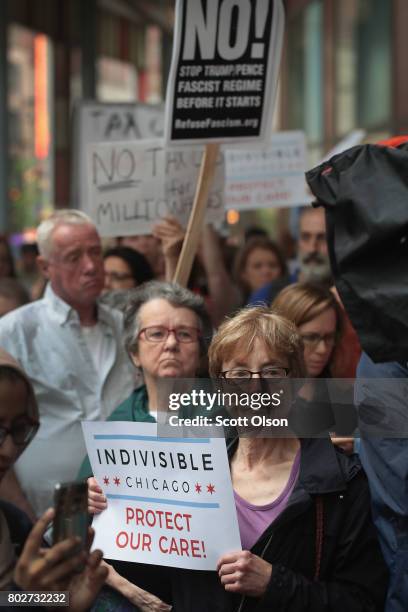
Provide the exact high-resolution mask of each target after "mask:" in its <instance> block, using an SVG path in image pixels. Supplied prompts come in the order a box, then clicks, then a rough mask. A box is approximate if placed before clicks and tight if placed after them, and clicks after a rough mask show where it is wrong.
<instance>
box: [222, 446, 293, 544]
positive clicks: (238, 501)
mask: <svg viewBox="0 0 408 612" xmlns="http://www.w3.org/2000/svg"><path fill="white" fill-rule="evenodd" d="M299 469H300V451H298V452H297V453H296V457H295V460H294V462H293V465H292V469H291V471H290V475H289V479H288V482H287V483H286V485H285V488H284V489H283V491H282V493H281V494H280V495H279V497H277V498H276V499H275V500H274V501H273V502H272V503H270V504H266V505H265V506H255V505H254V504H250V503H249V502H247V501H246V500H245V499H242V497H240V496H239V495H238V493H235V491H234V497H235V505H236V508H237V515H238V525H239V532H240V534H241V544H242V548H243V549H244V550H250V549H251V548H252V546H253V545H254V544H255V542H256V541H257V540H258V539H259V537H260V536H261V535H262V534H263V532H264V531H265V529H266V528H267V527H269V525H270V524H271V523H272V522H273V521H274V520H275V519H276V518H277V517H278V516H279V515H280V513H281V512H282V511H283V510H284V509H285V507H286V504H287V503H288V499H289V497H290V495H291V493H292V491H293V488H294V486H295V483H296V480H297V478H298V475H299Z"/></svg>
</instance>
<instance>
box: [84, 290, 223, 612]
mask: <svg viewBox="0 0 408 612" xmlns="http://www.w3.org/2000/svg"><path fill="white" fill-rule="evenodd" d="M211 334H212V330H211V325H210V322H209V318H208V316H207V313H206V310H205V307H204V301H203V299H202V298H201V297H200V296H198V295H195V294H194V293H192V292H191V291H189V290H188V289H184V288H182V287H180V286H178V285H175V284H171V283H165V282H160V281H151V282H149V283H145V284H144V285H143V286H141V287H140V288H136V289H135V290H134V291H132V292H131V293H129V297H128V301H127V306H126V308H125V346H126V349H127V351H128V353H129V356H130V358H131V360H132V362H133V363H134V365H135V366H136V367H137V368H140V369H141V371H142V374H143V378H144V383H145V384H144V386H142V387H140V388H138V389H136V390H135V391H134V392H133V393H132V395H131V396H130V397H129V398H128V399H127V400H126V401H125V402H123V403H122V404H121V405H120V406H119V407H118V408H117V409H116V410H115V411H114V412H113V413H112V414H111V416H110V417H109V419H108V420H109V421H139V422H152V423H154V422H155V421H156V420H157V418H156V417H157V410H158V409H159V408H160V407H159V406H158V383H159V381H160V379H161V378H186V379H191V378H195V377H196V375H197V373H198V372H199V369H200V364H201V363H202V361H203V360H204V359H205V358H206V353H207V346H208V342H209V339H210V337H211ZM91 474H92V470H91V467H90V464H89V460H88V458H87V459H86V460H85V462H84V464H83V466H82V468H81V471H80V474H79V476H78V477H79V478H80V479H85V478H87V477H89V476H91ZM88 490H89V498H88V499H89V504H88V505H89V512H90V514H96V513H100V512H102V511H103V510H104V509H105V508H106V507H107V501H106V498H105V496H104V495H103V493H102V489H101V488H100V487H99V485H98V483H97V481H96V479H95V478H93V477H90V478H89V479H88ZM109 564H110V569H109V577H108V584H109V585H110V586H111V587H113V588H114V589H116V591H119V593H122V594H123V595H124V596H125V597H127V598H128V599H129V600H130V601H132V602H133V603H134V604H136V605H137V607H138V609H139V610H141V611H142V612H143V611H144V610H146V611H149V612H150V611H152V610H154V611H157V612H166V611H167V610H169V609H170V608H169V606H168V605H167V604H166V603H164V601H160V600H165V601H168V600H169V598H170V592H169V584H170V583H169V581H168V580H166V579H165V576H166V568H163V567H160V566H152V565H147V564H141V563H136V564H135V563H126V562H120V561H109ZM136 585H137V586H136ZM105 595H106V598H107V600H108V602H109V603H107V605H110V606H114V605H116V603H115V601H116V600H115V597H117V605H118V606H119V605H125V604H124V603H123V601H122V600H121V598H120V597H119V595H116V594H115V592H113V591H111V592H107V593H105ZM100 605H102V604H100ZM129 606H130V603H129ZM130 609H132V608H130Z"/></svg>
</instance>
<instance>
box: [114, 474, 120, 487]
mask: <svg viewBox="0 0 408 612" xmlns="http://www.w3.org/2000/svg"><path fill="white" fill-rule="evenodd" d="M113 482H114V483H115V485H116V486H117V487H118V486H119V485H120V478H118V477H117V476H115V478H114V479H113Z"/></svg>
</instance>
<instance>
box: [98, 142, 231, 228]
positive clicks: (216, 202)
mask: <svg viewBox="0 0 408 612" xmlns="http://www.w3.org/2000/svg"><path fill="white" fill-rule="evenodd" d="M202 154H203V151H202V148H201V149H199V148H193V147H177V148H176V149H165V148H164V146H163V141H161V140H143V141H140V142H138V141H133V142H115V143H95V144H92V145H90V146H89V149H88V169H87V177H88V193H89V196H88V211H89V214H90V215H91V217H92V218H93V220H94V222H95V223H96V226H97V228H98V230H99V232H100V234H101V235H102V236H126V235H134V234H148V233H150V232H151V229H152V226H153V225H154V224H155V223H156V222H157V221H159V220H160V219H162V218H163V217H166V216H168V215H172V216H174V217H176V218H177V219H178V220H179V221H180V223H181V224H182V225H184V226H185V225H186V224H187V221H188V218H189V215H190V212H191V208H192V205H193V201H194V193H195V188H196V183H197V177H198V173H199V170H200V164H201V158H202ZM223 216H224V161H223V157H222V156H221V155H220V157H219V158H218V161H217V165H216V171H215V179H214V182H213V184H212V186H211V189H210V193H209V197H208V202H207V216H206V219H207V221H208V222H217V221H218V222H219V221H221V220H222V219H223Z"/></svg>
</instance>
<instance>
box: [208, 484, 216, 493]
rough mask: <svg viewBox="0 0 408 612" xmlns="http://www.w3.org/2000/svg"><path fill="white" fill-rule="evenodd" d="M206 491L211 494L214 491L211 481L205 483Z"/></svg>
mask: <svg viewBox="0 0 408 612" xmlns="http://www.w3.org/2000/svg"><path fill="white" fill-rule="evenodd" d="M207 493H211V495H212V494H213V493H215V487H214V485H212V484H211V483H210V484H208V485H207Z"/></svg>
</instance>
